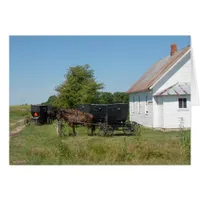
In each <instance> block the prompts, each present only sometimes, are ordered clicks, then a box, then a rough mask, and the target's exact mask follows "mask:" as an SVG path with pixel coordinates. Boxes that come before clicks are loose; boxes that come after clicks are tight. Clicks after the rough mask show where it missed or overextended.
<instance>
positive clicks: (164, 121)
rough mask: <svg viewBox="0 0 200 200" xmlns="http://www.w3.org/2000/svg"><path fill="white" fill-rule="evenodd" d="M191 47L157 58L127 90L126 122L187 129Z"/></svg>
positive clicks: (172, 46)
mask: <svg viewBox="0 0 200 200" xmlns="http://www.w3.org/2000/svg"><path fill="white" fill-rule="evenodd" d="M190 54H191V48H190V46H187V47H185V48H184V49H182V50H181V51H177V46H176V44H172V45H171V53H170V55H169V56H166V57H165V58H163V59H161V60H159V61H157V62H156V63H155V64H154V65H153V66H152V67H151V68H150V69H149V70H148V71H147V72H146V73H145V74H144V75H143V76H142V77H141V78H140V79H139V80H138V81H137V82H136V83H135V84H134V85H133V86H132V87H131V88H130V89H129V90H128V91H127V93H129V108H130V121H135V122H137V123H139V124H142V125H144V126H147V127H153V128H164V129H165V128H179V127H180V124H181V123H183V125H184V127H185V128H190V124H191V123H190V119H191V97H190V95H191V92H190V91H191V90H190V83H191V66H192V63H191V55H190Z"/></svg>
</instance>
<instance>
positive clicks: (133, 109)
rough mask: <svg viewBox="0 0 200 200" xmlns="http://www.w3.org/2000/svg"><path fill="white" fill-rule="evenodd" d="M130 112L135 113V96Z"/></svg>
mask: <svg viewBox="0 0 200 200" xmlns="http://www.w3.org/2000/svg"><path fill="white" fill-rule="evenodd" d="M132 112H135V96H133V104H132Z"/></svg>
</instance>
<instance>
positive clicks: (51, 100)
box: [41, 95, 57, 106]
mask: <svg viewBox="0 0 200 200" xmlns="http://www.w3.org/2000/svg"><path fill="white" fill-rule="evenodd" d="M56 101H57V96H56V95H52V96H50V97H49V98H48V100H47V101H46V102H44V103H41V105H51V106H55V105H56Z"/></svg>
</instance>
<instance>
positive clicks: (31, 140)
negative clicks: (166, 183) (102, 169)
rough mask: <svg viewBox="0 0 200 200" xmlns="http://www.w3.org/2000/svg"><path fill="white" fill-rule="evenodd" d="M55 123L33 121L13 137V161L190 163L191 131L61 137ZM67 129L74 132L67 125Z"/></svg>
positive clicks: (82, 131) (82, 133) (82, 130)
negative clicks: (36, 124) (138, 134)
mask: <svg viewBox="0 0 200 200" xmlns="http://www.w3.org/2000/svg"><path fill="white" fill-rule="evenodd" d="M55 126H56V125H55V123H54V124H52V125H42V126H35V125H34V124H31V126H30V127H26V128H25V129H24V130H22V132H21V133H20V134H18V135H16V136H13V137H11V138H10V164H12V165H13V164H25V165H73V164H81V165H93V164H97V165H102V164H103V165H124V164H126V165H149V164H150V165H168V164H170V165H176V164H177V165H185V164H190V131H185V132H184V133H183V134H181V133H180V132H161V131H155V130H152V129H145V128H143V129H142V132H141V136H113V137H100V136H88V135H87V134H88V130H87V129H86V128H83V127H80V128H77V136H76V137H72V136H68V134H67V136H64V137H62V138H59V137H58V135H57V134H56V128H55ZM64 130H65V132H66V133H69V131H70V132H72V131H71V129H70V128H67V127H65V129H64Z"/></svg>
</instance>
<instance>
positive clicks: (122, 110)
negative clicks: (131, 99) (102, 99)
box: [78, 103, 140, 136]
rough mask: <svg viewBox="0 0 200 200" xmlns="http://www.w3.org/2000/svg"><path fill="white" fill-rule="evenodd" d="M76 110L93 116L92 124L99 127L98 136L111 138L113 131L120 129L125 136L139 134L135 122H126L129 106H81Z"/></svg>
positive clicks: (125, 104)
mask: <svg viewBox="0 0 200 200" xmlns="http://www.w3.org/2000/svg"><path fill="white" fill-rule="evenodd" d="M78 110H80V111H82V112H86V113H91V114H92V115H93V116H94V124H95V125H96V126H97V127H99V131H98V133H99V135H101V136H105V135H107V136H112V135H113V134H114V131H115V130H119V129H122V130H123V133H124V134H126V135H130V134H139V133H140V126H139V124H137V123H135V122H132V123H130V122H127V118H128V113H129V105H128V104H127V103H117V104H81V105H78Z"/></svg>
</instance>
